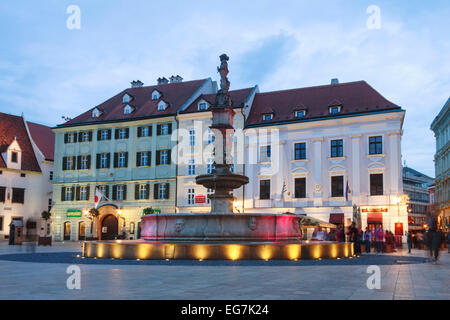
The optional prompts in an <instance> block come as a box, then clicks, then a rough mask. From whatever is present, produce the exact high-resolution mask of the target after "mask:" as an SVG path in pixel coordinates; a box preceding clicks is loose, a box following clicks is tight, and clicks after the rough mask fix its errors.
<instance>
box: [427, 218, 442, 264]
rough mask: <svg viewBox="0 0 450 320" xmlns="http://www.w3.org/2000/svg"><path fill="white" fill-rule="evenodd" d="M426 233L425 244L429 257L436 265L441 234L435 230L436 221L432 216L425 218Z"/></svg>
mask: <svg viewBox="0 0 450 320" xmlns="http://www.w3.org/2000/svg"><path fill="white" fill-rule="evenodd" d="M427 224H428V232H427V243H428V249H429V250H430V256H431V258H432V259H433V260H434V263H436V262H437V261H438V259H439V249H440V246H441V237H442V235H441V233H440V232H439V231H438V229H437V219H436V217H435V216H434V215H433V214H430V216H429V217H428V218H427Z"/></svg>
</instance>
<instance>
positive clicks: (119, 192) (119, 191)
mask: <svg viewBox="0 0 450 320" xmlns="http://www.w3.org/2000/svg"><path fill="white" fill-rule="evenodd" d="M124 191H125V186H124V185H118V186H117V194H116V198H117V200H120V201H122V200H124Z"/></svg>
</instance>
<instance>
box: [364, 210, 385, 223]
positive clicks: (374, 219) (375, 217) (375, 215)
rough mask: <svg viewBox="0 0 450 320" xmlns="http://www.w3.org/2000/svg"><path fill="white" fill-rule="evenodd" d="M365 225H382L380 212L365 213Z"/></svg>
mask: <svg viewBox="0 0 450 320" xmlns="http://www.w3.org/2000/svg"><path fill="white" fill-rule="evenodd" d="M367 223H379V224H382V223H383V213H382V212H368V213H367Z"/></svg>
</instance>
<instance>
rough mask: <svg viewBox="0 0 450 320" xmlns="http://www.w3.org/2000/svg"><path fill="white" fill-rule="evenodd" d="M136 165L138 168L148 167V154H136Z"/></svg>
mask: <svg viewBox="0 0 450 320" xmlns="http://www.w3.org/2000/svg"><path fill="white" fill-rule="evenodd" d="M136 163H137V166H138V167H148V166H149V165H150V152H149V151H144V152H138V154H137V159H136Z"/></svg>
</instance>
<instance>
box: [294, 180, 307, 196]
mask: <svg viewBox="0 0 450 320" xmlns="http://www.w3.org/2000/svg"><path fill="white" fill-rule="evenodd" d="M295 197H296V198H300V199H303V198H306V178H296V179H295Z"/></svg>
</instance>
